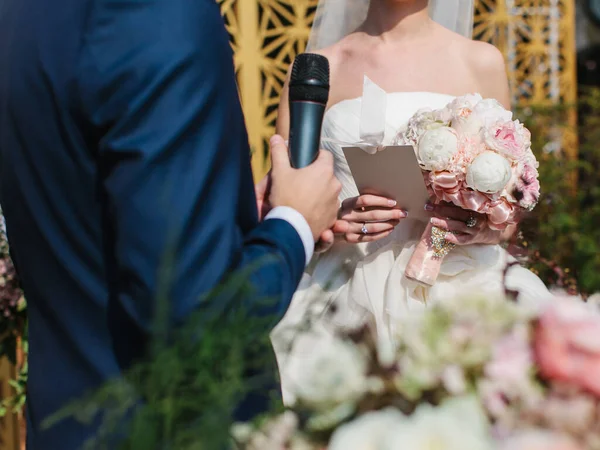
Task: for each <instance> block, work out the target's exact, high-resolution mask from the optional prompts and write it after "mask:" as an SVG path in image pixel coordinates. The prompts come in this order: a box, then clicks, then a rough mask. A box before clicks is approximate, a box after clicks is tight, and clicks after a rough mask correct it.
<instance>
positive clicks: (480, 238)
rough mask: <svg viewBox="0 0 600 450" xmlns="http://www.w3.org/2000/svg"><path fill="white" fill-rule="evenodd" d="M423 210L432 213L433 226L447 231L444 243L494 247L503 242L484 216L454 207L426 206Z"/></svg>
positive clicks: (499, 232)
mask: <svg viewBox="0 0 600 450" xmlns="http://www.w3.org/2000/svg"><path fill="white" fill-rule="evenodd" d="M425 209H427V210H428V211H431V212H432V213H433V215H434V217H433V218H432V219H431V223H432V224H433V225H434V226H436V227H438V228H441V229H443V230H447V231H448V234H447V235H446V241H448V242H450V243H452V244H456V245H474V244H490V245H496V244H500V243H501V242H502V241H503V232H502V231H496V230H492V229H491V228H490V227H488V224H487V217H486V216H485V215H484V214H477V213H473V212H471V211H465V210H464V209H462V208H459V207H458V206H454V205H431V204H428V205H427V206H426V208H425ZM469 225H470V226H469ZM453 233H456V234H453Z"/></svg>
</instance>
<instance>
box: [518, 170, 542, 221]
mask: <svg viewBox="0 0 600 450" xmlns="http://www.w3.org/2000/svg"><path fill="white" fill-rule="evenodd" d="M513 196H514V197H515V198H516V199H517V201H518V202H519V205H520V206H521V207H523V208H525V209H528V210H531V209H533V208H534V207H535V205H537V202H538V200H539V198H540V181H539V179H538V171H537V169H536V168H535V167H534V166H532V165H531V164H525V165H524V166H523V167H522V169H521V170H520V172H518V174H517V180H516V183H515V184H514V192H513Z"/></svg>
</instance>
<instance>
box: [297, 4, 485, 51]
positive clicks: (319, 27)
mask: <svg viewBox="0 0 600 450" xmlns="http://www.w3.org/2000/svg"><path fill="white" fill-rule="evenodd" d="M473 1H474V0H429V15H430V16H431V18H432V19H433V20H435V21H436V22H437V23H439V24H440V25H443V26H444V27H446V28H448V29H449V30H452V31H454V32H456V33H458V34H461V35H463V36H466V37H468V38H471V36H472V34H473V8H474V6H473ZM369 3H370V0H320V1H319V6H318V7H317V13H316V16H315V23H314V24H313V28H312V30H311V34H310V38H309V41H308V46H307V48H306V50H307V51H309V52H310V51H315V50H320V49H322V48H325V47H329V46H330V45H333V44H335V43H336V42H338V41H340V40H341V39H343V38H344V37H345V36H347V35H349V34H350V33H352V32H353V31H354V30H356V29H357V28H358V27H359V26H360V25H361V24H362V23H363V22H364V21H365V19H366V17H367V11H368V9H369Z"/></svg>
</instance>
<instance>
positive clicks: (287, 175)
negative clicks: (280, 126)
mask: <svg viewBox="0 0 600 450" xmlns="http://www.w3.org/2000/svg"><path fill="white" fill-rule="evenodd" d="M271 160H272V170H271V173H270V188H269V187H267V188H266V191H265V192H267V191H268V192H269V196H268V199H269V203H270V205H271V206H272V207H273V208H274V207H277V206H289V207H291V208H294V209H295V210H296V211H298V212H299V213H300V214H302V216H304V218H305V219H306V222H307V223H308V225H309V226H310V229H311V231H312V234H313V238H314V240H315V242H317V241H318V240H319V239H320V238H321V235H323V233H325V236H326V238H327V237H329V234H328V233H326V232H327V231H329V230H330V228H331V227H332V226H333V225H334V223H335V221H336V217H337V210H338V206H339V204H338V196H339V194H340V191H341V188H342V186H341V184H340V182H339V181H338V180H337V178H336V177H335V175H334V174H333V156H332V155H331V153H329V152H326V151H321V152H320V153H319V157H318V158H317V160H316V161H315V162H314V163H312V164H311V165H310V166H308V167H305V168H302V169H294V168H292V166H291V165H290V159H289V153H288V149H287V147H286V145H285V142H284V140H283V138H282V137H281V136H274V137H273V138H272V139H271ZM266 183H267V184H266V186H268V185H269V181H266ZM264 205H265V202H264V201H263V203H262V205H261V208H262V209H263V210H264Z"/></svg>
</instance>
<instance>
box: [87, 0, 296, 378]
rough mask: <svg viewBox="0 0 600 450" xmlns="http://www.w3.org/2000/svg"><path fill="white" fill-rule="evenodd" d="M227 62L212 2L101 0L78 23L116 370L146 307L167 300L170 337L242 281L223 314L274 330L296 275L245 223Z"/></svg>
mask: <svg viewBox="0 0 600 450" xmlns="http://www.w3.org/2000/svg"><path fill="white" fill-rule="evenodd" d="M232 61H233V54H232V51H231V48H230V44H229V40H228V35H227V33H226V31H225V29H224V26H223V21H222V18H221V15H220V11H219V9H218V6H217V4H216V2H215V1H214V0H194V1H190V0H154V1H142V2H131V1H129V0H102V1H98V2H97V3H96V6H95V8H94V10H93V11H92V13H91V15H90V23H89V32H88V35H87V38H86V41H85V43H84V46H83V48H82V56H81V68H80V72H79V80H78V83H79V89H80V97H81V103H82V108H83V109H84V111H85V115H86V117H88V118H89V122H90V128H91V130H93V131H92V132H93V133H97V136H96V137H95V138H96V139H97V141H98V142H99V144H98V148H97V155H95V156H96V158H97V162H98V167H99V175H98V182H99V193H100V200H101V202H102V207H103V209H104V218H105V230H106V243H105V247H106V254H107V261H108V262H109V263H108V268H107V272H108V276H109V278H110V286H111V294H110V300H109V326H110V329H111V333H112V335H113V339H114V340H115V341H118V345H116V346H115V348H116V350H117V352H118V356H119V359H120V362H121V363H122V365H123V366H127V365H129V364H130V363H131V361H132V360H133V359H135V358H138V357H141V356H143V352H144V348H145V347H146V345H147V342H148V339H149V333H150V329H151V323H152V320H153V316H154V314H155V310H156V304H157V301H160V300H161V299H164V298H168V299H169V306H170V308H169V309H170V315H169V317H170V319H171V320H170V324H171V325H176V324H178V323H180V322H181V321H182V320H183V319H184V318H186V317H188V316H189V314H190V313H192V312H193V311H195V310H197V309H198V308H200V307H203V308H209V309H210V307H211V305H210V304H208V305H207V304H204V303H206V302H207V301H208V300H200V299H201V298H202V296H203V295H204V294H206V293H207V292H208V291H210V290H211V289H214V288H215V287H217V286H218V285H219V283H221V282H222V281H223V280H225V279H226V278H227V276H228V275H231V274H235V273H239V272H240V271H241V272H243V273H245V274H246V276H247V278H248V280H249V283H250V285H251V289H250V290H248V289H240V290H239V291H236V293H235V294H234V295H232V298H231V299H230V300H236V301H242V302H244V304H246V305H251V304H259V302H262V301H263V300H264V299H270V300H271V302H270V303H268V306H267V305H263V306H262V307H261V310H260V312H261V313H268V314H271V313H272V314H275V315H276V316H277V315H280V314H282V313H283V312H284V311H285V309H286V308H287V306H288V304H289V301H290V299H291V297H292V295H293V293H294V291H295V289H296V287H297V285H298V282H299V280H300V277H301V275H302V271H303V269H304V265H305V258H306V255H305V250H304V247H303V243H302V240H301V239H300V237H299V235H298V233H297V232H296V230H295V229H294V228H293V227H292V226H291V225H290V224H289V223H288V222H287V221H285V220H280V219H271V220H266V221H264V222H263V223H261V224H258V223H257V212H256V200H255V197H254V186H253V182H252V174H251V169H250V149H249V147H248V140H247V135H246V131H245V127H244V121H243V116H242V113H241V108H240V105H239V98H238V92H237V86H236V84H235V74H234V69H233V62H232ZM204 298H205V299H206V298H209V297H206V296H205V297H204ZM219 301H223V299H220V300H219ZM216 306H217V305H215V307H216ZM218 306H222V305H218Z"/></svg>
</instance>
